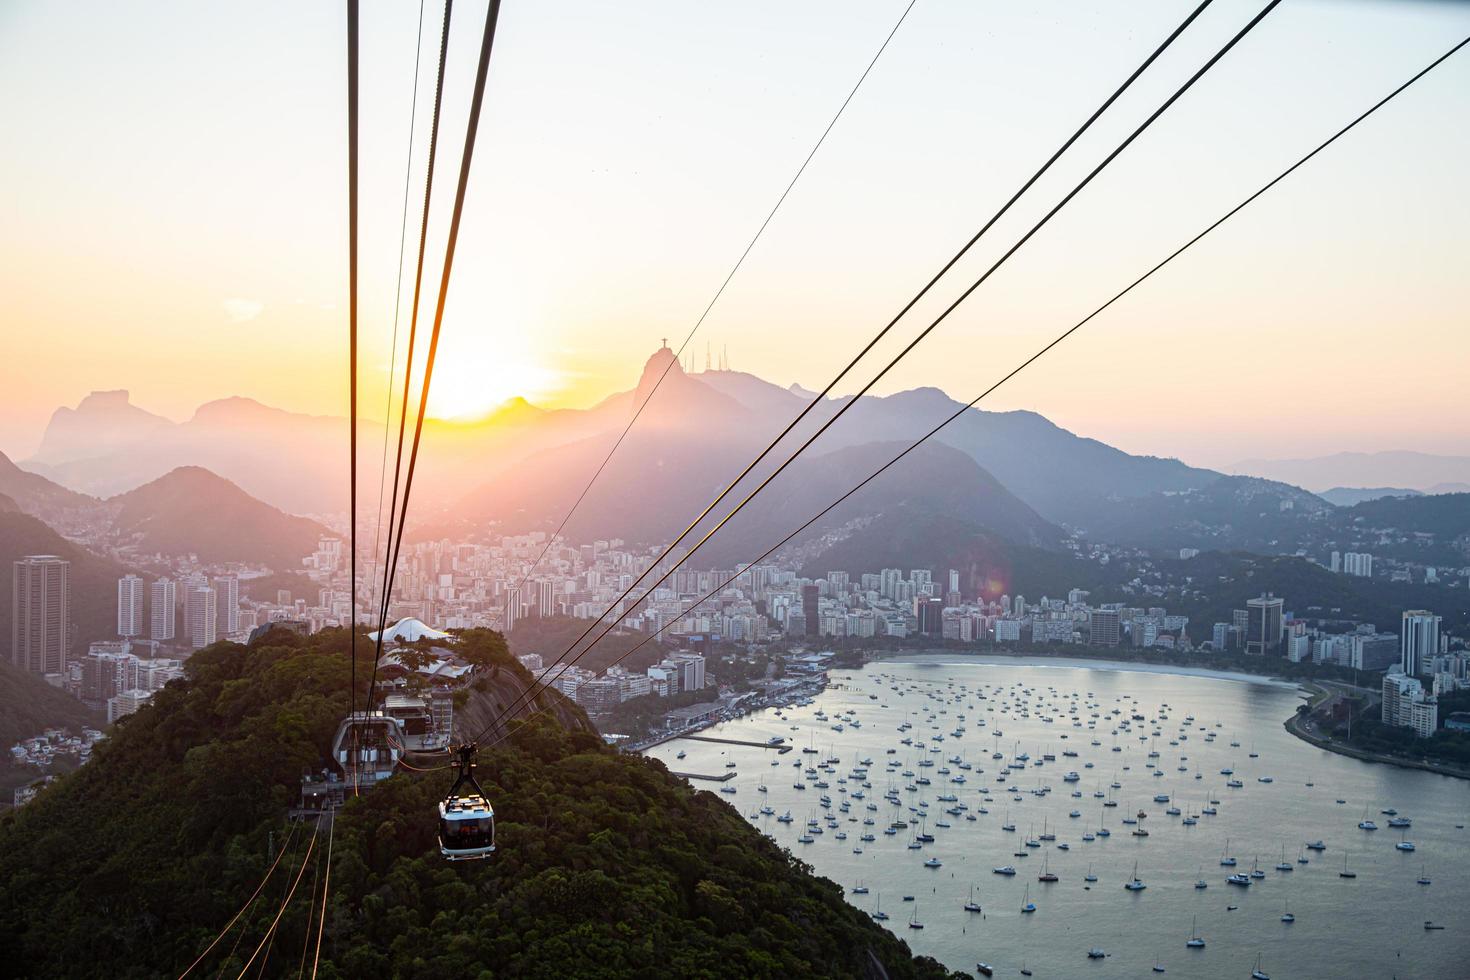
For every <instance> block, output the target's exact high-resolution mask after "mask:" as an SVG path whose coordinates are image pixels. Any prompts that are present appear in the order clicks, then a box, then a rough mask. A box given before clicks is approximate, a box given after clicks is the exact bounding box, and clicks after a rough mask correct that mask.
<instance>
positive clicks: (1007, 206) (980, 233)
mask: <svg viewBox="0 0 1470 980" xmlns="http://www.w3.org/2000/svg"><path fill="white" fill-rule="evenodd" d="M1210 2H1211V0H1204V2H1202V3H1201V4H1200V5H1199V6H1197V7H1196V8H1195V9H1194V10H1193V11H1191V12H1190V14H1189V15H1188V16H1187V17H1186V18H1185V19H1184V21H1183V22H1181V23H1180V25H1179V26H1178V27H1177V28H1175V29H1174V31H1173V32H1172V33H1171V34H1170V35H1169V36H1168V37H1167V38H1165V39H1164V41H1163V42H1162V43H1161V44H1160V45H1159V46H1158V47H1157V48H1156V49H1155V50H1154V51H1153V53H1151V54H1150V55H1149V56H1148V58H1146V59H1145V60H1144V62H1143V63H1142V64H1141V65H1139V67H1138V68H1137V69H1135V70H1134V72H1133V73H1132V74H1131V75H1129V76H1128V78H1127V79H1125V80H1124V81H1123V83H1122V84H1121V85H1120V86H1119V87H1118V88H1117V89H1116V90H1115V91H1114V92H1113V93H1112V95H1110V96H1109V97H1108V98H1107V99H1106V100H1105V101H1104V102H1103V103H1102V105H1100V106H1099V107H1098V108H1097V109H1096V110H1095V111H1094V112H1093V113H1092V115H1091V116H1089V117H1088V118H1087V120H1086V121H1085V122H1083V124H1082V125H1081V126H1080V127H1078V129H1077V130H1076V132H1074V133H1073V134H1072V135H1071V136H1070V137H1069V138H1068V139H1067V140H1066V141H1065V142H1064V143H1063V144H1062V145H1061V146H1060V147H1059V148H1058V149H1057V150H1056V151H1055V152H1054V153H1053V154H1052V155H1051V157H1050V158H1048V159H1047V161H1046V162H1045V163H1043V164H1042V165H1041V167H1040V169H1038V170H1037V171H1036V173H1034V174H1033V175H1032V176H1031V178H1030V179H1028V180H1027V181H1026V182H1025V183H1024V184H1022V185H1021V187H1020V189H1019V190H1017V191H1016V192H1015V193H1014V194H1012V195H1011V197H1010V199H1009V200H1008V201H1006V203H1005V204H1003V205H1002V206H1001V208H1000V209H999V210H998V211H996V213H995V214H994V215H992V216H991V218H990V219H989V220H988V221H986V222H985V224H984V225H982V226H981V228H980V230H979V231H977V232H976V233H975V234H974V235H973V236H971V238H970V240H969V241H968V242H966V243H965V244H964V246H963V247H961V248H960V250H959V251H958V252H956V253H955V254H954V256H953V257H952V258H950V260H949V261H948V262H946V263H945V264H944V266H943V267H942V268H941V269H940V270H939V272H937V273H936V274H935V275H934V276H933V277H932V278H931V279H930V280H929V281H928V282H927V283H925V285H924V287H923V288H922V289H920V290H919V292H918V293H916V294H915V295H914V297H913V298H912V299H910V300H909V301H908V302H907V303H906V304H905V305H904V306H903V308H902V309H900V310H899V311H898V313H897V314H896V315H895V316H894V317H893V318H892V319H891V320H889V321H888V323H887V324H886V325H885V326H884V327H883V328H882V329H881V330H880V331H878V334H877V336H875V337H874V338H873V339H872V340H871V341H869V342H868V344H867V345H866V346H865V347H864V348H863V349H862V350H861V351H859V352H858V354H857V356H856V357H854V358H853V359H852V360H851V361H849V362H848V364H847V366H846V367H844V368H843V369H842V370H841V371H840V372H838V374H837V376H836V377H835V378H833V379H832V380H831V381H830V382H829V383H828V384H827V386H826V387H825V388H823V389H822V391H821V392H819V393H818V394H817V395H816V396H815V397H814V398H812V399H811V401H810V402H808V404H807V405H806V406H805V407H804V408H803V409H802V410H801V411H800V412H798V413H797V415H796V417H795V418H794V419H792V420H791V422H790V423H788V424H787V426H786V427H785V428H784V429H782V430H781V432H780V433H779V434H778V435H777V436H776V437H775V438H774V439H773V440H771V442H770V443H768V444H767V446H766V448H765V449H763V450H761V452H760V454H759V455H757V456H756V458H755V459H754V460H752V461H751V462H750V463H749V464H748V465H747V466H746V467H745V469H744V470H742V471H741V472H740V474H739V475H738V476H736V477H735V479H734V480H732V481H730V483H729V484H728V485H727V486H726V488H725V489H724V490H723V491H721V492H720V494H719V495H718V496H717V497H716V498H715V499H714V500H713V501H712V502H711V503H710V504H709V506H707V507H706V508H705V509H704V510H703V511H702V512H701V513H700V514H699V515H698V516H697V517H696V518H695V519H694V520H693V521H692V522H690V524H689V526H688V527H686V528H685V529H684V531H683V532H681V533H680V534H679V536H678V537H676V538H675V539H674V540H673V541H672V542H670V544H669V545H668V547H666V548H664V549H663V551H662V552H661V553H660V554H659V556H658V558H657V559H655V560H654V562H653V563H652V564H651V565H650V566H649V568H648V569H647V570H645V571H644V572H643V573H642V574H641V575H639V576H638V578H636V579H635V580H634V581H633V582H632V583H631V584H629V586H628V588H627V589H625V590H624V591H623V593H622V594H621V595H620V596H618V598H617V599H615V600H614V601H613V602H612V604H611V605H609V607H608V608H607V609H606V610H604V611H603V613H602V614H601V615H600V616H598V617H597V619H596V620H594V621H593V622H592V623H591V624H589V625H588V627H587V629H585V630H584V631H583V632H582V634H581V635H580V636H578V637H577V639H576V640H574V641H573V642H572V644H571V645H570V646H569V647H568V648H567V649H566V651H564V652H563V653H562V654H561V655H560V656H558V657H557V658H556V659H555V660H553V661H552V662H551V663H550V664H548V665H547V666H546V667H545V668H543V669H542V671H541V673H540V674H539V675H538V676H537V678H536V681H537V684H539V683H540V682H541V680H542V679H543V678H545V677H546V675H547V674H548V673H549V672H550V671H551V669H552V668H553V667H555V666H556V665H557V664H558V663H559V662H560V661H561V660H563V659H564V658H565V657H567V656H568V655H569V654H570V653H571V652H572V651H573V650H575V649H576V647H577V646H578V644H580V643H581V642H582V641H583V640H585V639H586V638H587V637H588V635H590V634H591V633H592V631H593V630H595V629H596V628H597V626H598V625H599V624H600V623H601V622H602V619H603V618H604V617H605V616H607V614H608V613H609V612H611V611H613V610H614V609H616V608H617V607H618V605H619V604H621V603H622V602H623V600H624V599H626V598H627V597H628V596H629V595H631V594H632V592H633V590H634V589H635V588H637V587H638V584H639V583H640V582H642V581H643V579H644V578H645V577H646V576H647V575H648V574H649V572H652V571H653V570H654V569H656V568H657V567H658V566H659V564H660V563H662V562H663V560H664V559H665V558H667V557H668V556H669V555H670V554H671V553H672V552H673V550H674V549H675V548H676V547H678V545H679V544H680V543H681V542H682V541H683V540H684V539H685V538H686V537H688V535H689V534H690V533H691V532H693V531H694V529H695V528H696V527H698V526H699V524H700V522H702V521H703V520H704V519H705V518H706V517H708V516H709V514H710V513H711V512H712V511H713V510H714V509H715V507H717V506H718V505H719V504H720V502H721V501H723V500H724V499H725V497H726V496H728V495H729V494H730V493H731V492H732V491H733V490H734V489H735V487H736V486H737V485H739V484H740V483H741V481H743V480H744V479H745V478H746V477H747V476H748V475H749V474H750V473H751V472H752V471H753V470H754V469H755V468H756V466H758V465H759V464H760V463H761V461H762V460H764V459H765V458H766V456H767V455H769V454H770V452H771V451H772V450H774V449H775V448H776V446H777V445H778V444H779V443H780V442H781V441H782V440H783V439H785V438H786V436H787V435H788V434H790V433H791V431H792V430H793V429H795V428H796V426H797V425H798V424H800V423H801V421H802V420H803V419H805V418H806V416H807V415H808V414H809V413H810V412H811V411H812V409H813V408H815V407H816V406H817V405H819V404H821V403H822V401H823V400H824V399H825V398H826V396H827V395H828V394H829V393H831V391H832V390H833V388H835V387H836V386H837V384H838V383H839V382H841V380H842V379H843V378H844V377H846V376H847V374H848V373H849V372H850V371H851V370H852V369H853V368H854V367H856V366H857V364H858V362H859V361H861V360H862V359H863V357H865V356H866V355H867V354H868V352H869V351H871V350H872V349H873V348H874V347H875V346H876V345H877V344H878V343H879V342H880V341H881V340H882V339H883V338H884V337H885V336H887V334H888V332H889V331H890V330H892V329H893V327H894V326H895V325H896V324H897V323H898V321H899V320H901V319H902V318H903V317H904V316H905V315H906V314H907V313H908V312H909V310H911V309H913V307H914V306H915V305H916V304H917V303H918V302H919V301H920V300H921V299H923V298H924V296H926V295H927V294H928V292H929V290H930V289H932V288H933V287H934V286H935V285H936V284H937V283H938V282H939V280H940V279H941V278H943V277H944V275H945V274H946V273H948V272H949V270H950V269H951V268H953V267H954V265H955V264H956V263H957V262H959V261H960V259H962V258H963V257H964V256H965V254H966V253H967V252H968V251H969V250H970V248H971V247H973V246H974V245H975V243H976V242H978V241H979V240H980V238H981V236H983V235H984V234H985V233H986V232H987V231H989V230H990V228H991V227H992V226H994V225H995V223H996V222H997V221H999V220H1000V219H1001V217H1003V216H1004V215H1005V214H1006V213H1007V212H1008V211H1009V210H1010V209H1011V207H1012V206H1013V205H1014V204H1015V203H1016V201H1017V200H1019V199H1020V197H1021V196H1022V195H1023V194H1024V193H1025V192H1026V191H1027V190H1029V189H1030V188H1031V186H1032V185H1033V184H1035V183H1036V181H1038V180H1040V179H1041V177H1042V176H1043V175H1044V174H1045V173H1046V172H1047V171H1048V170H1049V169H1051V166H1052V164H1054V163H1055V162H1056V161H1057V159H1058V158H1060V157H1061V155H1062V154H1063V153H1065V152H1066V151H1067V150H1068V149H1069V148H1070V147H1071V146H1072V144H1073V143H1075V142H1076V141H1077V140H1078V139H1079V138H1080V137H1081V136H1082V134H1083V133H1085V132H1086V131H1087V130H1088V129H1090V128H1091V126H1092V124H1093V123H1094V122H1096V121H1097V119H1098V117H1100V116H1101V115H1102V114H1103V113H1104V112H1105V111H1106V110H1107V109H1108V108H1109V107H1110V106H1111V105H1112V104H1113V103H1114V102H1116V101H1117V100H1118V98H1119V97H1121V96H1122V94H1123V93H1124V92H1125V91H1127V89H1128V88H1129V87H1130V86H1131V85H1132V84H1133V82H1134V81H1135V80H1137V78H1138V77H1139V76H1140V75H1141V74H1143V72H1144V71H1145V70H1146V69H1147V68H1148V67H1149V66H1150V65H1151V64H1153V62H1154V61H1155V60H1157V59H1158V57H1159V56H1160V55H1161V54H1163V52H1164V51H1165V50H1166V49H1167V48H1168V47H1169V46H1170V45H1171V44H1172V43H1173V42H1174V40H1175V39H1176V38H1178V37H1179V35H1180V34H1182V33H1183V32H1184V30H1185V29H1186V28H1188V27H1189V25H1190V24H1191V23H1193V22H1194V20H1195V19H1196V18H1197V17H1198V16H1199V15H1200V14H1201V13H1203V12H1204V10H1205V8H1206V7H1208V6H1209V5H1210ZM691 553H692V552H691ZM685 558H686V559H687V558H688V555H686V556H685ZM593 642H594V643H595V642H596V641H595V640H594V641H593ZM584 652H585V651H584ZM558 676H560V674H558ZM510 710H513V709H512V708H507V709H506V711H510ZM503 717H506V713H505V712H502V713H501V714H500V715H499V716H498V717H497V718H496V719H494V720H493V721H492V724H494V723H495V722H496V721H499V720H500V718H503Z"/></svg>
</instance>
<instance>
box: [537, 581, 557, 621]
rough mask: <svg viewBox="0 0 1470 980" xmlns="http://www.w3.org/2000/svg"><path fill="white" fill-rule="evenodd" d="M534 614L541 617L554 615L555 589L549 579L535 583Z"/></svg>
mask: <svg viewBox="0 0 1470 980" xmlns="http://www.w3.org/2000/svg"><path fill="white" fill-rule="evenodd" d="M536 599H537V601H536V614H537V615H538V616H540V617H541V618H542V619H546V618H547V617H550V616H554V615H556V591H555V588H554V585H553V583H552V581H551V580H550V579H541V580H540V581H538V582H537V583H536Z"/></svg>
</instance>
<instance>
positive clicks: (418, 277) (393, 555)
mask: <svg viewBox="0 0 1470 980" xmlns="http://www.w3.org/2000/svg"><path fill="white" fill-rule="evenodd" d="M453 8H454V0H444V25H443V28H442V30H441V31H440V37H439V68H438V71H437V73H436V76H435V80H434V110H433V115H432V117H431V120H430V123H429V162H428V170H427V173H426V175H425V177H424V208H423V215H422V217H421V219H420V221H419V252H418V261H417V262H416V264H415V267H414V275H413V305H412V309H411V311H410V314H409V323H408V355H407V359H406V361H405V364H404V368H403V398H402V400H401V401H400V402H399V405H398V448H397V450H396V451H395V452H394V454H393V494H392V497H391V499H390V503H389V505H388V534H387V538H388V545H387V550H388V554H386V555H384V558H385V559H386V564H387V567H386V568H384V569H383V591H382V594H381V595H380V596H379V601H380V607H379V609H378V639H377V641H376V645H375V649H374V656H373V676H372V679H371V680H370V681H369V682H368V708H369V710H371V708H372V693H373V689H374V687H375V686H376V684H377V678H378V661H379V660H381V659H382V656H383V631H384V630H386V629H387V627H388V604H389V602H390V601H391V600H392V594H393V582H394V580H395V578H396V577H397V568H398V549H396V548H394V546H393V538H394V534H393V530H394V527H395V521H397V522H399V523H401V522H402V518H401V517H399V516H397V515H398V484H399V477H400V475H401V469H402V464H403V435H404V431H405V429H406V427H407V422H408V400H409V391H410V386H411V382H412V378H413V354H414V345H415V343H416V341H417V338H418V327H419V308H420V297H421V296H422V293H423V285H424V254H425V252H426V250H427V248H428V241H429V205H430V202H431V200H432V198H433V194H434V167H435V165H436V163H437V160H438V154H439V119H440V110H441V107H442V105H443V102H444V66H445V63H446V61H447V60H448V56H449V25H450V22H451V19H452V14H453ZM426 383H427V381H426ZM406 512H407V511H406V508H405V513H406ZM399 540H400V543H401V540H402V539H401V536H400V538H399Z"/></svg>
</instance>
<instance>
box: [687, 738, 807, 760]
mask: <svg viewBox="0 0 1470 980" xmlns="http://www.w3.org/2000/svg"><path fill="white" fill-rule="evenodd" d="M680 737H682V738H686V739H688V740H689V741H691V742H714V743H715V744H716V745H743V746H745V747H746V748H751V749H775V750H776V752H777V754H779V755H785V754H786V753H787V752H790V751H791V748H792V746H791V745H790V744H789V743H787V742H777V743H776V744H775V745H772V744H771V743H770V742H747V741H744V740H743V739H738V738H714V737H713V736H710V735H684V736H680Z"/></svg>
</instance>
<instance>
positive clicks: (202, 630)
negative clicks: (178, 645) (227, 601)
mask: <svg viewBox="0 0 1470 980" xmlns="http://www.w3.org/2000/svg"><path fill="white" fill-rule="evenodd" d="M218 601H219V600H218V599H217V598H216V596H215V591H214V590H213V589H211V588H210V587H209V586H207V585H191V586H189V587H188V588H187V589H186V590H185V591H184V639H186V640H188V641H189V646H190V647H191V648H193V649H195V650H198V649H201V648H203V647H207V646H209V645H210V644H211V643H213V642H214V641H215V639H216V638H217V636H218V634H219V605H218Z"/></svg>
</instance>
